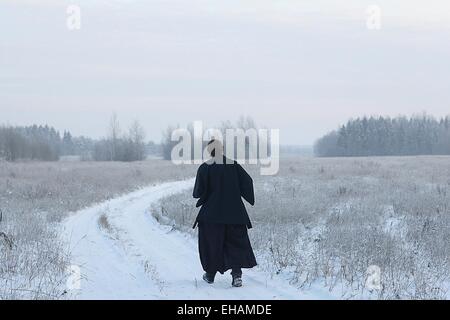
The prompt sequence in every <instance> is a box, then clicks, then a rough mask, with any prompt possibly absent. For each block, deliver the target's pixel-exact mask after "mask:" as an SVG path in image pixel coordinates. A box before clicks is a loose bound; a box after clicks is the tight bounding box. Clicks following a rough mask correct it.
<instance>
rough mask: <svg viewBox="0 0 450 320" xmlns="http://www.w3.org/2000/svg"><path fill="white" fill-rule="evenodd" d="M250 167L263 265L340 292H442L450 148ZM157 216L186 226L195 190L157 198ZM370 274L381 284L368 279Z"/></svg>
mask: <svg viewBox="0 0 450 320" xmlns="http://www.w3.org/2000/svg"><path fill="white" fill-rule="evenodd" d="M280 167H281V170H280V173H279V174H278V175H277V176H274V177H263V176H259V175H258V174H257V170H252V168H249V169H250V171H251V172H253V177H254V180H255V193H256V205H255V206H254V207H250V208H249V214H250V217H251V219H252V220H253V222H254V229H252V230H250V237H251V239H252V243H253V244H254V248H255V249H256V251H257V260H258V263H259V267H260V269H262V270H264V271H266V272H268V273H270V274H272V275H276V276H282V277H284V278H286V279H288V280H289V282H290V283H291V284H292V285H294V286H296V287H298V288H300V289H301V290H303V292H307V291H308V290H310V289H311V288H313V289H314V288H317V287H326V288H327V289H328V290H329V291H330V293H331V294H332V295H333V297H335V298H337V299H360V298H370V299H448V298H449V292H448V289H449V287H450V286H449V283H450V282H449V280H450V157H438V156H436V157H371V158H328V159H327V158H303V159H289V160H286V161H282V162H281V166H280ZM152 212H153V214H154V216H155V217H156V218H157V219H158V220H159V221H160V222H161V223H165V224H168V225H171V226H173V227H174V228H176V229H179V230H182V231H183V232H190V233H191V234H193V232H192V230H190V224H191V221H192V220H193V219H194V217H195V215H196V213H197V210H196V209H195V208H193V207H192V200H191V190H187V191H186V192H184V193H179V194H176V195H173V196H170V197H168V198H166V199H162V200H161V201H160V202H159V203H158V204H157V205H156V206H154V208H153V210H152ZM374 276H376V277H378V279H380V281H379V282H377V285H375V286H373V283H372V285H369V286H368V285H367V280H368V279H369V280H373V279H374Z"/></svg>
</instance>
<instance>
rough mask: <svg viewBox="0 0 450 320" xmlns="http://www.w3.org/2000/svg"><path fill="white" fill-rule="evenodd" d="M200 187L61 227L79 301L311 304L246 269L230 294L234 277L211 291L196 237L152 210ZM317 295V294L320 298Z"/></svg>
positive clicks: (106, 206)
mask: <svg viewBox="0 0 450 320" xmlns="http://www.w3.org/2000/svg"><path fill="white" fill-rule="evenodd" d="M193 183H194V180H193V179H190V180H184V181H176V182H167V183H162V184H159V185H154V186H150V187H146V188H143V189H141V190H138V191H135V192H132V193H130V194H127V195H124V196H121V197H119V198H115V199H112V200H109V201H106V202H103V203H100V204H98V205H95V206H93V207H90V208H87V209H84V210H81V211H79V212H76V213H74V214H72V215H71V216H70V217H68V218H67V219H66V220H65V221H64V222H63V233H62V234H63V240H64V241H67V242H68V243H69V245H70V253H71V256H72V264H73V265H75V266H76V267H75V268H79V270H80V271H81V282H80V283H79V284H80V288H79V289H77V288H75V289H72V290H70V294H71V296H73V297H75V298H78V299H311V298H318V297H320V298H330V297H329V296H328V295H327V292H326V290H323V291H322V290H321V291H322V292H320V294H313V293H312V292H310V291H308V292H302V291H300V290H298V289H297V288H295V287H294V286H291V285H290V284H289V283H288V282H287V281H285V280H283V279H281V278H271V277H270V275H268V274H266V273H265V272H262V271H260V270H258V268H254V269H252V270H245V269H244V276H243V281H244V286H243V287H242V288H232V287H231V276H230V275H229V274H225V275H223V276H222V275H219V274H218V276H217V277H216V282H215V283H214V284H213V285H209V284H206V283H205V282H204V281H203V280H202V279H201V277H202V274H203V270H202V268H201V265H200V261H199V258H198V253H197V243H196V239H194V238H193V237H192V236H191V235H189V234H185V233H182V232H179V231H175V230H172V228H171V227H170V226H164V225H161V224H159V223H158V222H157V221H156V220H155V219H154V218H153V217H152V215H151V214H150V212H149V208H150V206H151V204H152V203H155V202H156V201H158V200H159V199H161V198H163V197H165V196H167V195H171V194H175V193H178V192H181V191H184V190H186V189H189V188H191V187H192V186H193ZM315 293H317V292H315Z"/></svg>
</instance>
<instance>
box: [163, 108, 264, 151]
mask: <svg viewBox="0 0 450 320" xmlns="http://www.w3.org/2000/svg"><path fill="white" fill-rule="evenodd" d="M180 128H181V127H180V125H177V126H173V125H170V126H168V127H167V128H166V130H164V131H163V133H162V140H161V151H162V156H163V158H164V159H165V160H171V159H172V150H173V148H174V147H175V146H176V145H177V144H178V143H179V142H180V141H176V140H172V133H173V131H174V130H176V129H180ZM185 129H186V130H187V131H188V132H189V133H190V135H191V137H192V138H193V139H192V141H191V155H190V159H192V160H193V159H194V158H195V155H194V144H195V141H194V138H197V139H200V140H201V144H202V150H203V149H204V148H205V147H206V145H207V142H208V141H203V136H202V137H194V126H193V123H189V124H188V125H187V126H186V128H185ZM216 129H217V130H218V131H219V132H220V133H221V135H222V138H223V141H222V142H223V144H224V149H225V152H226V130H227V129H232V130H235V129H241V130H243V131H244V133H245V132H246V131H247V130H249V129H255V130H257V129H258V125H257V124H256V122H255V120H254V119H253V118H252V117H250V116H242V115H241V116H240V117H239V119H238V120H237V121H236V122H234V123H233V122H231V121H230V120H226V121H223V122H222V123H221V124H220V126H218V127H217V128H216ZM203 130H204V131H203V132H202V133H201V134H202V135H203V134H204V133H205V130H207V128H203ZM244 139H245V140H244V143H245V150H244V152H245V157H246V158H248V157H249V154H250V151H249V150H250V139H249V137H248V136H245V137H244ZM256 139H257V141H259V139H260V137H256ZM234 140H235V142H237V137H234ZM269 150H270V148H269ZM230 154H232V155H233V158H236V156H237V149H236V146H235V150H233V152H230Z"/></svg>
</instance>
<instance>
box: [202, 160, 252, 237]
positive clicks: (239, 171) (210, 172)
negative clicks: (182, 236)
mask: <svg viewBox="0 0 450 320" xmlns="http://www.w3.org/2000/svg"><path fill="white" fill-rule="evenodd" d="M193 196H194V198H196V199H198V201H197V205H196V206H197V207H200V206H201V209H200V212H199V213H198V215H197V219H196V220H195V223H194V228H195V226H196V224H197V222H199V221H203V222H208V223H223V224H245V225H247V227H248V228H249V229H250V228H252V223H251V222H250V218H249V217H248V213H247V210H246V209H245V205H244V203H243V201H242V198H244V199H245V200H246V201H247V202H248V203H250V204H251V205H254V204H255V195H254V191H253V180H252V178H251V177H250V176H249V175H248V173H247V172H246V171H245V170H244V168H242V167H241V165H240V164H238V163H237V162H236V161H234V160H230V159H228V158H225V157H223V159H222V161H221V163H218V162H217V161H213V160H210V161H207V162H204V163H203V164H202V165H201V166H200V167H199V168H198V171H197V178H196V180H195V186H194V192H193Z"/></svg>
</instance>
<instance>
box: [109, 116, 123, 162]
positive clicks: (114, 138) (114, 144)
mask: <svg viewBox="0 0 450 320" xmlns="http://www.w3.org/2000/svg"><path fill="white" fill-rule="evenodd" d="M108 130H109V132H108V140H110V144H111V145H110V160H111V161H114V160H115V159H116V158H117V149H118V142H119V136H120V124H119V119H118V118H117V114H116V113H115V112H114V113H113V115H112V116H111V119H110V121H109V128H108Z"/></svg>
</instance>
